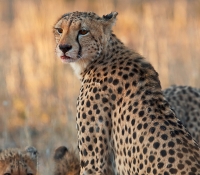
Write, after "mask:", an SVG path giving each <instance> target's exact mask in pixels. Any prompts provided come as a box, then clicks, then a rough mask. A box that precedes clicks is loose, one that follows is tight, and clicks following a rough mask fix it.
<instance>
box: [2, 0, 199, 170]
mask: <svg viewBox="0 0 200 175" xmlns="http://www.w3.org/2000/svg"><path fill="white" fill-rule="evenodd" d="M71 11H94V12H96V13H97V14H99V15H100V16H102V15H103V14H108V13H110V12H111V11H117V12H119V15H118V20H117V23H116V25H115V26H114V33H115V34H116V35H117V36H118V37H119V38H120V39H121V40H122V41H123V42H124V43H125V44H126V45H128V46H129V47H130V48H132V49H134V50H135V51H137V52H139V53H140V54H142V55H143V56H145V57H146V58H147V59H148V60H149V61H150V62H151V63H152V64H153V66H154V67H155V69H156V70H157V72H158V73H159V75H160V80H161V84H162V88H167V87H169V86H170V85H172V84H177V85H190V86H194V87H198V88H200V78H199V75H200V1H199V0H168V1H164V0H163V1H160V0H123V1H122V0H0V27H1V28H0V148H3V149H4V148H8V147H21V148H23V147H25V146H27V145H33V146H35V147H36V148H37V149H38V150H39V152H40V174H49V173H50V174H52V173H51V172H52V161H51V159H52V154H53V152H54V150H55V148H56V147H58V146H60V145H67V146H69V147H76V129H75V116H76V99H77V96H78V93H79V87H80V83H79V80H78V79H77V78H76V77H75V75H74V74H73V71H72V69H71V67H70V66H69V65H66V64H65V65H64V64H62V63H61V61H60V60H59V59H58V58H56V55H55V51H54V47H55V43H54V37H53V32H52V28H53V25H54V23H55V22H56V20H57V18H59V17H60V16H61V15H62V14H64V13H66V12H71ZM46 160H48V161H46Z"/></svg>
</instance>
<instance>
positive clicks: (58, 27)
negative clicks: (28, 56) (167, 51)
mask: <svg viewBox="0 0 200 175" xmlns="http://www.w3.org/2000/svg"><path fill="white" fill-rule="evenodd" d="M116 16H117V13H116V12H112V13H110V14H108V15H105V16H103V17H99V16H98V15H96V14H95V13H89V12H73V13H68V14H65V15H63V16H62V17H61V18H60V19H59V20H58V21H57V23H56V24H55V27H54V34H55V38H56V44H57V45H56V53H57V56H58V57H60V58H61V60H62V61H63V62H64V63H73V64H74V66H73V69H74V70H75V72H76V74H78V77H79V79H80V80H81V88H80V94H79V97H78V99H77V117H76V121H77V130H78V148H79V156H80V165H81V172H80V174H81V175H86V174H98V175H99V174H102V175H106V174H109V168H110V167H111V164H112V172H114V174H126V175H129V174H198V172H200V150H199V146H198V144H197V143H196V142H195V141H194V140H193V138H192V137H191V135H190V134H189V133H188V132H187V130H186V129H185V127H184V126H183V125H182V123H181V122H180V120H178V119H177V117H176V115H175V113H174V112H173V111H172V110H171V108H170V106H169V104H168V102H167V101H166V100H165V98H164V96H163V93H162V91H161V85H160V81H159V77H158V73H157V72H156V71H155V70H154V68H153V67H152V65H151V64H150V63H148V61H147V60H146V59H145V58H143V57H142V56H141V55H139V54H138V53H136V52H133V51H132V50H130V49H129V48H127V47H126V46H125V45H124V44H123V43H122V42H121V41H120V40H119V39H118V38H117V37H116V36H115V35H114V34H113V33H112V30H111V29H112V26H113V25H114V23H115V21H116ZM133 39H134V38H133ZM77 67H78V71H77ZM110 163H111V164H110Z"/></svg>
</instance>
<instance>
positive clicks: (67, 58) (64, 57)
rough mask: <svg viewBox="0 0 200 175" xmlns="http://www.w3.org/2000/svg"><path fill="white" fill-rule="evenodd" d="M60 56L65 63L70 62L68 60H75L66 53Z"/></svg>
mask: <svg viewBox="0 0 200 175" xmlns="http://www.w3.org/2000/svg"><path fill="white" fill-rule="evenodd" d="M60 58H61V60H62V62H64V63H68V62H73V61H74V59H73V58H71V57H68V56H66V55H63V56H61V57H60Z"/></svg>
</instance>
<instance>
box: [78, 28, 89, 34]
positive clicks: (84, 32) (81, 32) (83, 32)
mask: <svg viewBox="0 0 200 175" xmlns="http://www.w3.org/2000/svg"><path fill="white" fill-rule="evenodd" d="M88 32H89V31H88V30H86V29H81V30H79V32H78V34H79V35H86V34H87V33H88Z"/></svg>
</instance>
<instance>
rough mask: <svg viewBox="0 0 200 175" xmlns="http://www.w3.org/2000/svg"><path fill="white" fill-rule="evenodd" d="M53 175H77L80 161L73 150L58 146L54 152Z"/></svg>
mask: <svg viewBox="0 0 200 175" xmlns="http://www.w3.org/2000/svg"><path fill="white" fill-rule="evenodd" d="M53 158H54V162H55V168H54V175H79V174H80V162H79V157H78V156H77V154H76V152H75V151H73V150H72V151H69V150H68V148H67V147H65V146H60V147H58V148H57V149H56V150H55V152H54V157H53Z"/></svg>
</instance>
